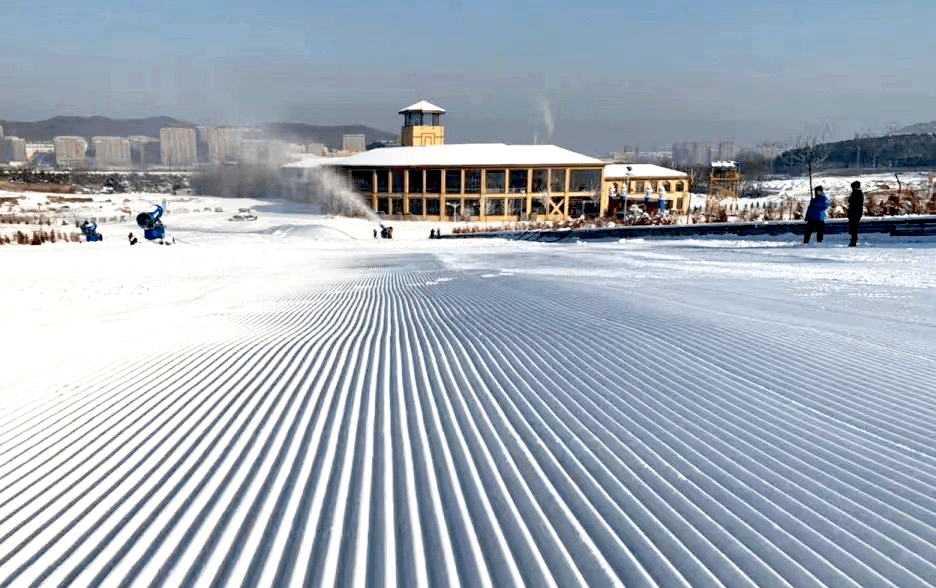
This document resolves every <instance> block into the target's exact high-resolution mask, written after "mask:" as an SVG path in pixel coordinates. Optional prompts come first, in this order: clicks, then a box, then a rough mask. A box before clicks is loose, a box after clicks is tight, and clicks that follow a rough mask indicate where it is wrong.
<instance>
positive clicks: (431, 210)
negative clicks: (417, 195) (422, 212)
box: [426, 198, 441, 216]
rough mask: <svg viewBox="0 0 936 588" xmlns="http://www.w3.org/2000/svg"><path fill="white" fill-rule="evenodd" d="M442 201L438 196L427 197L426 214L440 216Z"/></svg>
mask: <svg viewBox="0 0 936 588" xmlns="http://www.w3.org/2000/svg"><path fill="white" fill-rule="evenodd" d="M440 208H441V203H440V200H439V199H438V198H426V214H427V215H429V216H439V214H440V212H439V209H440Z"/></svg>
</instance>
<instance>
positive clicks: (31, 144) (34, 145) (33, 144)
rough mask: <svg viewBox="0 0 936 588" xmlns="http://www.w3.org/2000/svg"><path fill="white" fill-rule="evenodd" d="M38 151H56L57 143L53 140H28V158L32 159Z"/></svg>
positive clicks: (52, 152)
mask: <svg viewBox="0 0 936 588" xmlns="http://www.w3.org/2000/svg"><path fill="white" fill-rule="evenodd" d="M37 153H51V154H54V153H55V144H54V143H52V141H27V142H26V159H27V160H29V159H32V158H33V157H34V156H35V155H36V154H37Z"/></svg>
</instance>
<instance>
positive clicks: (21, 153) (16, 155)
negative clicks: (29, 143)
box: [0, 137, 26, 163]
mask: <svg viewBox="0 0 936 588" xmlns="http://www.w3.org/2000/svg"><path fill="white" fill-rule="evenodd" d="M24 161H26V140H25V139H20V138H19V137H0V162H4V163H21V162H24Z"/></svg>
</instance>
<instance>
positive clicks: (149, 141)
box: [130, 135, 162, 167]
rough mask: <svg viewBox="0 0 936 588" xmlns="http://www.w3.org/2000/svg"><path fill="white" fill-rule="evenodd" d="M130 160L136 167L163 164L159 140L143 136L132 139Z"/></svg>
mask: <svg viewBox="0 0 936 588" xmlns="http://www.w3.org/2000/svg"><path fill="white" fill-rule="evenodd" d="M130 160H131V161H132V162H133V165H134V167H147V166H151V165H159V164H160V163H162V149H161V148H160V141H159V139H156V138H155V137H146V136H143V135H134V136H132V137H130Z"/></svg>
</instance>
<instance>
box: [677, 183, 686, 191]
mask: <svg viewBox="0 0 936 588" xmlns="http://www.w3.org/2000/svg"><path fill="white" fill-rule="evenodd" d="M676 191H677V192H685V191H686V184H685V182H676Z"/></svg>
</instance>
